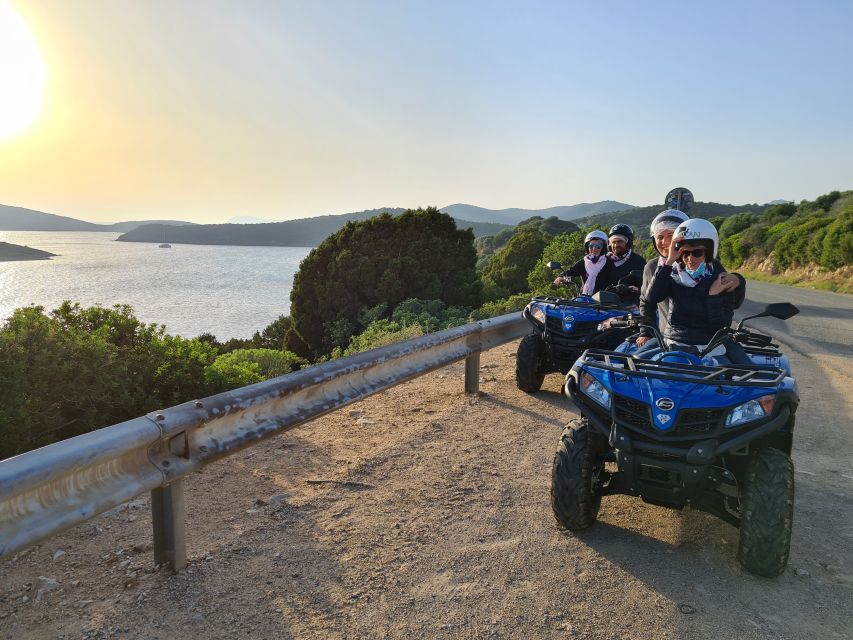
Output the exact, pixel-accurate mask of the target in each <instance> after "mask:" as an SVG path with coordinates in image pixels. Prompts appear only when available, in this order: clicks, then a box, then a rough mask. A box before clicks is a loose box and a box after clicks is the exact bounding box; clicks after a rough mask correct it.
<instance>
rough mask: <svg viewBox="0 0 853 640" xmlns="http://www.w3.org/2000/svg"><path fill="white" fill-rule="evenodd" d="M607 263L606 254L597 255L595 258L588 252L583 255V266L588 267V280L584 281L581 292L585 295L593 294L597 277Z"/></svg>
mask: <svg viewBox="0 0 853 640" xmlns="http://www.w3.org/2000/svg"><path fill="white" fill-rule="evenodd" d="M605 264H607V257H606V256H597V257H595V258H593V257H592V256H591V255H589V254H587V255H585V256H584V257H583V266H584V269H586V280H585V281H584V283H583V288H582V289H581V293H582V294H583V295H585V296H591V295H592V294H593V292H594V291H595V278H596V277H597V276H598V274H599V272H600V271H601V270H602V269H603V268H604V265H605Z"/></svg>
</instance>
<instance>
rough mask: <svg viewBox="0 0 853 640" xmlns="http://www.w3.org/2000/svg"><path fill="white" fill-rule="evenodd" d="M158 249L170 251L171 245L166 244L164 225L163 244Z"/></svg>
mask: <svg viewBox="0 0 853 640" xmlns="http://www.w3.org/2000/svg"><path fill="white" fill-rule="evenodd" d="M157 248H158V249H171V248H172V245H170V244H169V243H168V242H166V225H165V224H164V225H163V244H161V245H160V246H158V247H157Z"/></svg>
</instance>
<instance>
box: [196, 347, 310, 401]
mask: <svg viewBox="0 0 853 640" xmlns="http://www.w3.org/2000/svg"><path fill="white" fill-rule="evenodd" d="M306 364H307V362H306V361H305V360H304V359H302V358H300V357H299V356H297V355H296V354H295V353H292V352H290V351H279V350H277V349H238V350H236V351H232V352H230V353H226V354H223V355H221V356H219V357H218V358H216V360H215V361H214V362H213V364H211V365H210V366H209V367H207V368H206V369H205V371H204V378H205V380H206V381H207V383H208V384H209V385H210V386H211V387H213V388H217V389H218V390H220V391H226V390H228V389H236V388H238V387H245V386H246V385H249V384H254V383H256V382H261V381H263V380H267V379H269V378H275V377H277V376H283V375H285V374H287V373H290V372H291V371H296V370H297V369H300V368H302V367H303V366H305V365H306Z"/></svg>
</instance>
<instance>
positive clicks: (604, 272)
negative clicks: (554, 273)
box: [560, 256, 613, 293]
mask: <svg viewBox="0 0 853 640" xmlns="http://www.w3.org/2000/svg"><path fill="white" fill-rule="evenodd" d="M601 258H602V260H604V261H605V263H604V266H603V267H602V268H601V271H599V272H598V275H597V276H595V287H594V290H593V293H598V292H599V291H601V290H602V289H604V288H605V287H607V286H608V285H609V284H610V283H611V281H612V279H613V276H612V275H611V274H612V273H613V263H612V262H611V261H610V259H609V258H608V257H607V256H601ZM560 275H561V276H566V277H569V276H580V277H581V279H582V280H583V281H584V282H586V267H585V266H584V258H581V259H580V260H578V261H577V262H575V263H574V264H573V265H572V266H571V267H569V268H568V269H566V270H565V271H563V272H562V273H561V274H560Z"/></svg>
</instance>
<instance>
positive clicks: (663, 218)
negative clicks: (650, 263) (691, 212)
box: [649, 209, 689, 239]
mask: <svg viewBox="0 0 853 640" xmlns="http://www.w3.org/2000/svg"><path fill="white" fill-rule="evenodd" d="M687 220H689V218H688V216H687V214H686V213H684V212H683V211H679V210H678V209H667V210H666V211H661V212H660V213H659V214H657V215H656V216H655V219H654V220H652V223H651V224H650V225H649V235H650V236H651V237H652V239H654V237H655V236H656V235H657V233H658V232H659V231H660V230H661V229H670V230H672V231H675V230H676V228H677V227H678V225H680V224H681V223H682V222H687Z"/></svg>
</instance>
